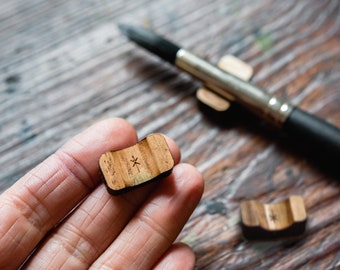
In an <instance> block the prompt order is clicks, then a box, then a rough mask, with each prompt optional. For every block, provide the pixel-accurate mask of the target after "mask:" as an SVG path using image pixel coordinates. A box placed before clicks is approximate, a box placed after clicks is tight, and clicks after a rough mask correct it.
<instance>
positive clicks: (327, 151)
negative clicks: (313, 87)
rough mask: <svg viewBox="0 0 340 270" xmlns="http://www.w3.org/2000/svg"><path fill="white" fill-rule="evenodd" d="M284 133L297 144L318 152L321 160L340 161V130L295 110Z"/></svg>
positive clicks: (285, 126)
mask: <svg viewBox="0 0 340 270" xmlns="http://www.w3.org/2000/svg"><path fill="white" fill-rule="evenodd" d="M283 131H284V132H286V133H287V134H289V135H290V136H291V137H293V138H294V139H295V140H296V141H297V142H299V143H300V142H301V144H304V145H307V146H308V147H310V150H312V151H317V153H315V154H317V155H319V157H320V158H326V159H328V160H333V161H336V162H338V161H339V160H340V129H339V128H337V127H335V126H333V125H331V124H329V123H328V122H326V121H324V120H322V119H320V118H318V117H316V116H314V115H312V114H309V113H307V112H305V111H303V110H301V109H299V108H294V109H293V110H292V112H291V114H290V115H289V117H288V118H287V120H286V123H285V124H284V125H283Z"/></svg>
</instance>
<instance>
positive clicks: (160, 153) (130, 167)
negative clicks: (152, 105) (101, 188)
mask: <svg viewBox="0 0 340 270" xmlns="http://www.w3.org/2000/svg"><path fill="white" fill-rule="evenodd" d="M173 166H174V160H173V157H172V155H171V152H170V150H169V147H168V145H167V143H166V141H165V138H164V137H163V136H162V135H161V134H152V135H150V136H148V137H146V138H145V139H143V140H141V141H140V142H138V143H137V144H135V145H133V146H131V147H128V148H125V149H122V150H118V151H111V152H106V153H104V154H103V155H101V157H100V158H99V168H100V171H101V173H102V175H103V178H104V183H105V185H106V187H107V189H108V191H109V192H110V193H111V194H113V195H117V194H120V193H123V192H126V191H129V190H130V189H132V188H134V187H137V186H140V185H142V184H145V183H147V182H150V181H152V180H156V179H159V178H161V177H164V176H167V175H169V174H170V173H171V171H172V168H173Z"/></svg>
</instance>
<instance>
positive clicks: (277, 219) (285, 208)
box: [241, 196, 307, 239]
mask: <svg viewBox="0 0 340 270" xmlns="http://www.w3.org/2000/svg"><path fill="white" fill-rule="evenodd" d="M241 219H242V229H243V234H244V236H245V237H246V238H248V239H261V238H262V239H270V238H277V237H289V236H297V235H300V234H302V233H303V232H304V230H305V224H306V220H307V214H306V210H305V206H304V203H303V200H302V198H301V197H300V196H291V197H289V198H288V199H287V200H285V201H282V202H279V203H273V204H262V203H260V202H258V201H255V200H249V201H244V202H242V203H241Z"/></svg>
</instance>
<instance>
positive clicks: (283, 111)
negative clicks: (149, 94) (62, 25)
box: [119, 24, 340, 161]
mask: <svg viewBox="0 0 340 270" xmlns="http://www.w3.org/2000/svg"><path fill="white" fill-rule="evenodd" d="M119 28H120V30H121V32H122V33H123V34H124V35H125V36H127V37H128V38H129V39H130V40H132V41H134V42H135V43H137V44H138V45H140V46H142V47H143V48H145V49H147V50H149V51H150V52H152V53H154V54H156V55H158V56H159V57H161V58H162V59H164V60H166V61H167V62H170V63H171V64H174V65H175V66H176V67H178V68H179V69H181V70H183V71H185V72H187V73H189V74H191V75H192V76H193V77H195V78H197V79H199V80H200V81H202V82H203V83H204V85H206V86H207V87H209V89H210V90H212V91H214V92H215V93H217V94H218V95H220V96H222V97H224V98H226V99H227V100H229V101H233V102H236V103H238V104H240V105H242V106H243V107H245V108H246V109H248V110H250V111H252V112H253V113H255V114H257V115H258V116H260V117H261V118H263V119H265V120H267V121H269V122H270V123H272V124H273V125H275V126H277V127H278V128H279V129H281V130H282V131H283V132H284V133H286V134H288V135H289V136H291V137H293V138H294V139H295V140H297V141H298V143H301V144H307V147H311V148H312V149H315V151H319V153H320V155H321V154H322V156H324V157H326V158H328V157H329V158H332V159H336V160H337V161H340V129H339V128H337V127H335V126H333V125H331V124H330V123H328V122H326V121H324V120H322V119H320V118H318V117H316V116H314V115H312V114H310V113H308V112H305V111H303V110H301V109H299V108H297V107H295V106H292V105H291V104H289V103H288V102H286V101H283V100H280V99H279V98H277V97H275V96H273V95H271V94H269V93H268V92H266V91H265V90H263V89H260V88H259V87H257V86H255V85H253V84H251V83H249V82H246V81H243V80H241V79H239V78H237V77H235V76H233V75H231V74H229V73H228V72H226V71H223V70H222V69H220V68H218V67H216V66H215V65H213V64H210V63H209V62H207V61H205V60H203V59H202V58H200V57H198V56H196V55H194V54H192V53H191V52H189V51H188V50H186V49H183V48H181V47H180V46H178V45H176V44H174V43H173V42H171V41H168V40H166V39H165V38H163V37H161V36H159V35H157V34H156V33H154V32H153V31H151V30H149V29H146V28H141V27H136V26H131V25H126V24H120V25H119ZM333 161H334V160H333Z"/></svg>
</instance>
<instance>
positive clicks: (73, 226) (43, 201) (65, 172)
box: [0, 118, 203, 269]
mask: <svg viewBox="0 0 340 270" xmlns="http://www.w3.org/2000/svg"><path fill="white" fill-rule="evenodd" d="M166 140H167V143H168V145H169V148H170V150H171V153H172V156H173V158H174V160H175V164H176V165H175V167H174V169H173V172H172V173H171V175H170V176H168V177H166V178H165V179H162V180H160V181H157V182H155V183H150V184H148V185H145V186H143V187H141V188H137V189H135V190H133V191H131V192H129V193H126V194H123V195H119V196H112V195H110V194H109V193H108V192H107V191H106V188H105V187H104V185H103V184H102V183H101V181H100V176H99V172H98V159H99V156H100V155H101V154H102V153H104V152H106V151H110V150H118V149H122V148H125V147H128V146H131V145H133V144H135V143H136V142H137V135H136V131H135V129H134V128H133V127H132V126H131V125H130V124H129V123H127V122H126V121H125V120H122V119H118V118H114V119H108V120H104V121H102V122H99V123H97V124H95V125H94V126H92V127H90V128H88V129H87V130H85V131H83V132H82V133H80V134H78V135H77V136H75V137H74V138H72V139H71V140H70V141H68V142H67V143H66V144H65V145H64V146H62V147H61V148H60V149H59V150H58V151H57V152H56V153H54V154H53V155H51V156H50V157H48V158H47V159H46V160H45V161H44V162H42V163H41V164H39V165H38V166H37V167H36V168H34V169H33V170H31V171H30V172H28V173H27V174H26V175H25V176H24V177H22V178H21V179H19V180H18V181H17V182H16V183H15V184H14V185H13V186H12V187H10V188H9V189H8V190H6V191H5V192H4V193H3V194H1V196H0V216H1V222H0V254H1V256H0V269H14V268H18V267H19V266H20V265H22V264H23V263H24V262H25V265H24V266H25V268H28V269H193V268H194V264H195V256H194V253H193V251H192V250H191V249H190V248H189V247H188V246H186V245H184V244H182V243H174V241H175V240H176V238H177V236H178V234H179V233H180V231H181V230H182V228H183V226H184V225H185V223H186V221H187V220H188V219H189V217H190V215H191V214H192V212H193V210H194V209H195V207H196V206H197V204H198V202H199V200H200V198H201V196H202V192H203V179H202V176H201V175H200V173H199V172H198V171H197V170H196V169H195V168H194V167H193V166H191V165H188V164H183V163H179V162H180V151H179V149H178V147H177V145H176V144H175V142H174V141H172V140H171V139H169V138H167V137H166ZM184 206H185V207H184Z"/></svg>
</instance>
